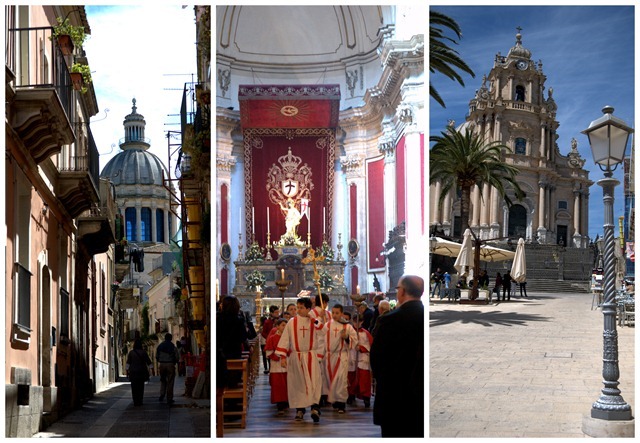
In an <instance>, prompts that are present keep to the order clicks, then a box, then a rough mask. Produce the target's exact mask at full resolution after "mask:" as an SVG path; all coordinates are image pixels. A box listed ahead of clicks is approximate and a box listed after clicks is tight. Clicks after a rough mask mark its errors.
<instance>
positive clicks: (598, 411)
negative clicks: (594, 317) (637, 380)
mask: <svg viewBox="0 0 640 443" xmlns="http://www.w3.org/2000/svg"><path fill="white" fill-rule="evenodd" d="M602 112H603V113H604V115H603V116H602V117H600V118H599V119H597V120H594V121H593V122H591V124H590V125H589V128H587V129H585V130H584V131H582V133H583V134H586V135H587V136H588V137H589V143H590V145H591V151H592V152H593V159H594V162H595V163H596V164H597V165H598V166H599V167H600V169H601V170H602V171H604V178H603V179H601V180H598V185H599V186H602V194H603V199H602V200H603V203H604V285H603V290H604V303H603V304H602V314H603V316H604V334H603V335H604V349H603V369H602V376H603V379H604V380H603V383H604V388H603V389H602V393H601V395H600V398H599V399H598V400H597V401H596V402H595V403H593V405H592V407H591V418H594V419H600V420H616V421H617V420H631V419H632V417H631V406H629V404H627V402H625V401H624V399H623V398H622V396H621V395H620V390H619V389H618V385H619V382H618V378H619V377H620V370H619V367H618V333H617V331H616V303H615V269H614V266H615V245H614V239H613V191H614V188H615V187H616V186H617V185H619V184H620V182H619V181H618V180H616V179H614V178H613V177H612V176H613V171H614V170H615V169H616V167H617V166H618V164H619V163H621V162H622V161H623V159H624V153H625V150H626V147H627V141H628V140H629V135H630V134H631V133H632V132H633V129H632V128H630V127H629V126H627V124H626V123H625V122H624V121H622V120H621V119H619V118H617V117H614V116H613V108H612V107H611V106H605V107H604V108H602Z"/></svg>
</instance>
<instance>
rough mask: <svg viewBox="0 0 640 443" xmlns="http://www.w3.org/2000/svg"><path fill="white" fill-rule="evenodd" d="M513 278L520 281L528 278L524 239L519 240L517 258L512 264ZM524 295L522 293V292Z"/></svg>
mask: <svg viewBox="0 0 640 443" xmlns="http://www.w3.org/2000/svg"><path fill="white" fill-rule="evenodd" d="M511 278H513V279H514V280H515V281H516V282H518V283H523V282H524V281H525V280H526V279H527V260H526V257H525V254H524V239H523V238H520V240H518V247H517V248H516V254H515V258H514V259H513V264H512V265H511ZM521 295H522V294H521Z"/></svg>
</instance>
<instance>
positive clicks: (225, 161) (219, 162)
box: [216, 155, 237, 172]
mask: <svg viewBox="0 0 640 443" xmlns="http://www.w3.org/2000/svg"><path fill="white" fill-rule="evenodd" d="M236 162H237V159H236V158H235V157H234V156H232V155H221V156H218V157H217V158H216V168H217V170H218V171H222V172H231V169H232V168H233V167H234V166H235V165H236Z"/></svg>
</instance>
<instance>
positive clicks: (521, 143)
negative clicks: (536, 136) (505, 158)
mask: <svg viewBox="0 0 640 443" xmlns="http://www.w3.org/2000/svg"><path fill="white" fill-rule="evenodd" d="M526 153H527V141H526V140H525V139H524V138H522V137H518V138H516V154H521V155H525V154H526Z"/></svg>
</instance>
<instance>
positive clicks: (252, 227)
mask: <svg viewBox="0 0 640 443" xmlns="http://www.w3.org/2000/svg"><path fill="white" fill-rule="evenodd" d="M254 209H255V208H254V207H253V206H251V233H252V234H254V235H255V233H256V216H255V211H254Z"/></svg>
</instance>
